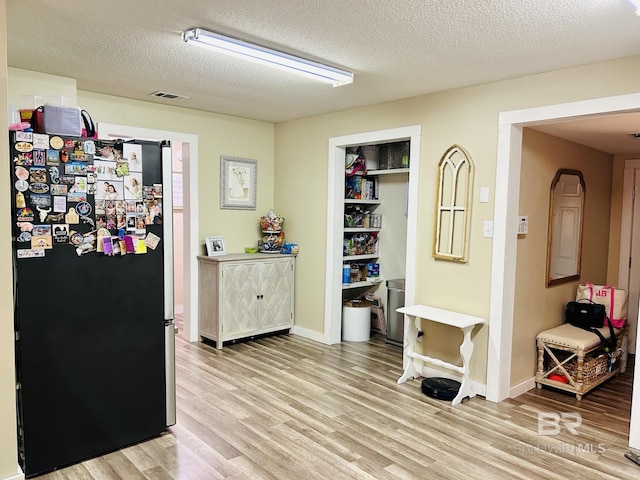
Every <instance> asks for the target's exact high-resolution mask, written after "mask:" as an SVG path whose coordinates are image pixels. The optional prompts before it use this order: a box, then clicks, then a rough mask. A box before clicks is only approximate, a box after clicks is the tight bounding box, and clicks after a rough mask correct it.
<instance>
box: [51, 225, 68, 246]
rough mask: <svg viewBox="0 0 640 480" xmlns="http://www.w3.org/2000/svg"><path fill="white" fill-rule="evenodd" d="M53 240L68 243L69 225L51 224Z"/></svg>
mask: <svg viewBox="0 0 640 480" xmlns="http://www.w3.org/2000/svg"><path fill="white" fill-rule="evenodd" d="M53 242H54V243H68V242H69V225H66V224H60V225H54V226H53Z"/></svg>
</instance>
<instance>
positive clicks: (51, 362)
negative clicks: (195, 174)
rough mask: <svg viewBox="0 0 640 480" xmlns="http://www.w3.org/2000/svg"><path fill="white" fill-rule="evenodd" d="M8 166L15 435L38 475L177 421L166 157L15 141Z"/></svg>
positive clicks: (145, 149) (165, 151) (115, 145)
mask: <svg viewBox="0 0 640 480" xmlns="http://www.w3.org/2000/svg"><path fill="white" fill-rule="evenodd" d="M10 157H11V160H12V162H11V172H10V175H11V184H12V210H13V211H12V222H13V232H14V235H13V246H14V248H13V256H14V258H13V262H14V305H15V332H16V336H15V341H16V344H15V346H16V348H15V351H16V379H17V386H16V387H17V390H16V391H17V402H18V405H17V407H18V408H17V412H18V432H17V435H18V448H19V459H20V464H21V467H22V469H23V471H24V473H25V475H26V476H27V477H33V476H36V475H40V474H42V473H45V472H48V471H51V470H55V469H58V468H62V467H65V466H68V465H71V464H73V463H77V462H80V461H83V460H85V459H89V458H92V457H95V456H98V455H102V454H105V453H108V452H111V451H114V450H117V449H119V448H122V447H125V446H128V445H131V444H134V443H138V442H140V441H143V440H146V439H149V438H152V437H154V436H157V435H160V434H162V433H163V432H164V431H165V430H166V428H167V426H169V425H172V424H174V423H175V367H174V348H175V344H174V335H175V326H174V323H173V286H172V279H173V272H172V267H173V262H172V232H171V214H172V206H171V189H170V188H169V187H170V181H171V180H170V179H171V167H170V165H171V164H170V163H169V162H170V148H169V146H168V145H166V144H164V143H158V142H148V141H127V142H123V141H101V140H97V139H87V138H78V137H63V136H57V135H46V134H37V133H32V132H23V131H17V132H10ZM163 163H164V164H165V165H167V163H168V166H166V167H165V168H163ZM165 187H166V188H165Z"/></svg>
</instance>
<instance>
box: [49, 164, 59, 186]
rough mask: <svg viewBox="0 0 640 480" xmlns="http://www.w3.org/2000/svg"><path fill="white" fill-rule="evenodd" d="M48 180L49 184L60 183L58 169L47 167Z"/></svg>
mask: <svg viewBox="0 0 640 480" xmlns="http://www.w3.org/2000/svg"><path fill="white" fill-rule="evenodd" d="M49 178H51V183H55V184H58V183H60V170H58V167H49Z"/></svg>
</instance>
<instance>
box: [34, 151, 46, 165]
mask: <svg viewBox="0 0 640 480" xmlns="http://www.w3.org/2000/svg"><path fill="white" fill-rule="evenodd" d="M33 164H34V165H37V166H39V167H44V166H45V164H46V155H45V151H44V150H34V151H33Z"/></svg>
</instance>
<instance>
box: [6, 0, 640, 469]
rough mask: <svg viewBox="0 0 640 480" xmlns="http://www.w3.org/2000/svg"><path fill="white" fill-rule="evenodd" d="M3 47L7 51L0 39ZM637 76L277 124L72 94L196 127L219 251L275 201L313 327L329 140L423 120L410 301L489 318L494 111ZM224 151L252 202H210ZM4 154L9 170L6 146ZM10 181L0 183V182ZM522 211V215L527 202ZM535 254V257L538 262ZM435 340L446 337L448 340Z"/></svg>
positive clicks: (482, 345)
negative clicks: (456, 192)
mask: <svg viewBox="0 0 640 480" xmlns="http://www.w3.org/2000/svg"><path fill="white" fill-rule="evenodd" d="M0 1H2V0H0ZM3 4H4V2H3ZM2 15H3V16H4V10H3V13H2ZM0 20H4V19H0ZM2 25H3V26H4V21H3V22H2ZM3 45H4V47H3V48H2V49H1V50H2V55H3V56H4V55H5V50H6V41H5V42H4V43H3ZM637 78H640V57H633V58H629V59H626V60H619V61H613V62H606V63H601V64H596V65H591V66H586V67H579V68H573V69H567V70H563V71H557V72H550V73H546V74H542V75H535V76H529V77H523V78H519V79H514V80H508V81H504V82H497V83H493V84H488V85H482V86H476V87H470V88H465V89H460V90H452V91H447V92H442V93H438V94H433V95H427V96H422V97H417V98H413V99H407V100H402V101H397V102H392V103H387V104H383V105H376V106H371V107H366V108H360V109H354V110H349V111H345V112H339V113H334V114H329V115H321V116H317V117H312V118H307V119H302V120H298V121H292V122H286V123H282V124H279V125H277V126H276V127H275V132H274V127H273V125H271V124H269V123H265V122H257V121H251V120H246V119H239V118H234V117H228V116H224V115H216V114H210V113H205V112H199V111H192V110H186V109H182V108H178V107H171V106H164V105H157V104H151V103H147V102H140V101H134V100H128V99H124V98H118V97H112V96H106V95H99V94H93V93H89V92H82V91H80V92H78V99H77V103H78V105H80V106H82V107H83V108H86V109H87V110H89V111H90V112H91V114H92V115H93V117H94V119H95V120H96V121H98V122H101V121H102V122H108V123H120V124H125V125H132V126H140V127H146V128H157V129H163V130H173V131H183V132H187V133H190V134H197V135H199V139H200V150H199V169H200V183H199V185H200V199H199V200H200V218H199V220H200V224H201V228H200V237H201V238H202V237H204V236H205V235H214V234H217V235H223V236H224V237H225V241H226V243H227V249H228V250H229V251H239V250H241V248H242V247H244V246H245V245H248V244H254V243H255V241H257V239H258V237H259V232H258V228H257V219H258V217H259V216H260V215H262V214H263V213H264V212H266V211H267V210H268V209H269V208H272V207H273V208H274V209H275V210H276V211H277V212H278V213H280V214H282V215H284V216H285V217H286V223H285V230H286V234H287V238H289V239H291V240H293V241H296V242H297V243H300V245H301V254H300V256H299V257H298V261H297V264H296V270H297V272H296V273H297V278H296V300H297V302H296V324H297V325H299V326H302V327H304V328H307V329H310V330H314V331H317V332H322V330H323V315H324V293H325V292H324V263H325V251H326V237H325V231H324V225H325V224H326V206H327V194H326V192H327V158H328V152H327V144H328V138H330V137H335V136H342V135H348V134H355V133H360V132H366V131H371V130H381V129H387V128H395V127H400V126H408V125H415V124H417V125H421V127H422V133H423V137H422V139H423V140H422V146H421V148H422V158H421V164H422V168H421V173H420V179H419V182H420V198H419V224H418V225H417V229H418V237H419V238H420V239H421V240H420V243H419V250H418V256H417V262H418V272H419V275H418V278H417V285H416V287H417V291H416V292H417V298H416V300H417V301H418V302H420V303H427V304H430V305H433V306H436V307H441V308H448V309H453V310H459V311H461V312H463V313H469V314H473V315H479V316H483V317H488V311H489V286H490V273H491V245H492V243H491V239H486V238H483V237H482V222H483V221H484V220H490V219H491V218H492V216H493V206H494V205H493V197H492V196H491V197H492V198H491V201H490V202H489V203H479V202H478V191H479V187H481V186H487V187H489V188H490V191H491V193H493V191H494V185H495V173H496V172H495V168H496V167H495V164H496V152H497V146H496V139H497V121H498V113H499V112H501V111H505V110H514V109H520V108H529V107H535V106H541V105H549V104H556V103H564V102H570V101H576V100H584V99H590V98H598V97H606V96H611V95H619V94H624V93H632V92H636V91H637V90H638V86H637ZM0 81H2V82H6V77H5V76H4V75H3V76H2V79H1V80H0ZM0 88H2V86H1V85H0ZM347 88H348V87H347ZM0 111H1V110H0ZM1 126H2V125H1V124H0V127H1ZM2 142H4V143H0V149H2V148H4V151H5V152H6V151H7V145H6V139H4V140H2ZM454 143H456V144H460V145H462V146H463V147H465V148H466V149H467V151H469V153H470V154H471V156H472V158H473V161H474V163H475V166H476V176H475V182H474V193H473V202H472V213H471V239H470V251H469V262H468V263H466V264H462V265H460V264H455V263H450V262H444V261H435V260H433V258H432V257H431V245H432V240H433V222H434V218H433V217H434V200H435V194H434V187H435V170H436V165H437V162H438V160H439V159H440V157H441V156H442V154H443V153H444V151H445V150H446V149H447V148H448V147H450V146H451V145H452V144H454ZM2 145H4V147H2ZM274 146H275V154H274ZM221 154H224V155H234V156H242V157H248V158H255V159H257V160H258V197H257V210H256V211H232V210H220V209H219V208H218V204H219V201H218V194H219V190H218V179H219V156H220V155H221ZM3 158H4V162H5V171H7V170H8V165H6V162H7V159H6V156H4V157H3ZM274 158H275V159H276V160H274ZM7 190H8V188H6V189H0V192H6V191H7ZM545 209H546V207H545ZM8 211H9V198H8V197H7V195H6V193H4V194H0V250H4V254H3V255H0V282H2V283H1V284H0V289H2V298H11V292H12V288H11V284H10V282H9V278H10V262H9V260H8V259H9V258H10V254H9V249H10V243H9V242H8V239H9V238H10V234H9V231H8V225H9V220H8V218H7V213H6V212H8ZM527 213H528V214H529V215H531V212H527ZM2 218H4V221H1V219H2ZM543 261H544V258H541V259H540V262H543ZM2 273H4V275H3V274H2ZM0 318H1V321H2V323H1V324H0V341H1V342H2V345H3V346H2V347H1V348H0V425H1V428H0V435H1V436H0V478H2V477H4V476H7V475H8V474H11V473H12V472H13V471H15V464H16V462H15V458H16V457H15V426H14V424H13V422H14V418H15V408H14V404H13V383H12V382H13V380H12V375H13V354H12V346H13V341H12V338H13V334H12V312H11V306H10V302H0ZM488 328H489V327H488V326H485V327H483V328H482V329H481V330H480V331H479V332H478V333H477V334H476V335H475V352H474V356H473V360H472V365H471V369H472V376H473V377H474V379H476V380H479V381H482V382H484V380H485V377H486V353H487V331H488ZM442 340H443V341H442V343H443V344H447V343H448V340H449V339H448V338H443V339H442ZM456 341H457V340H456ZM452 343H454V342H452Z"/></svg>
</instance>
